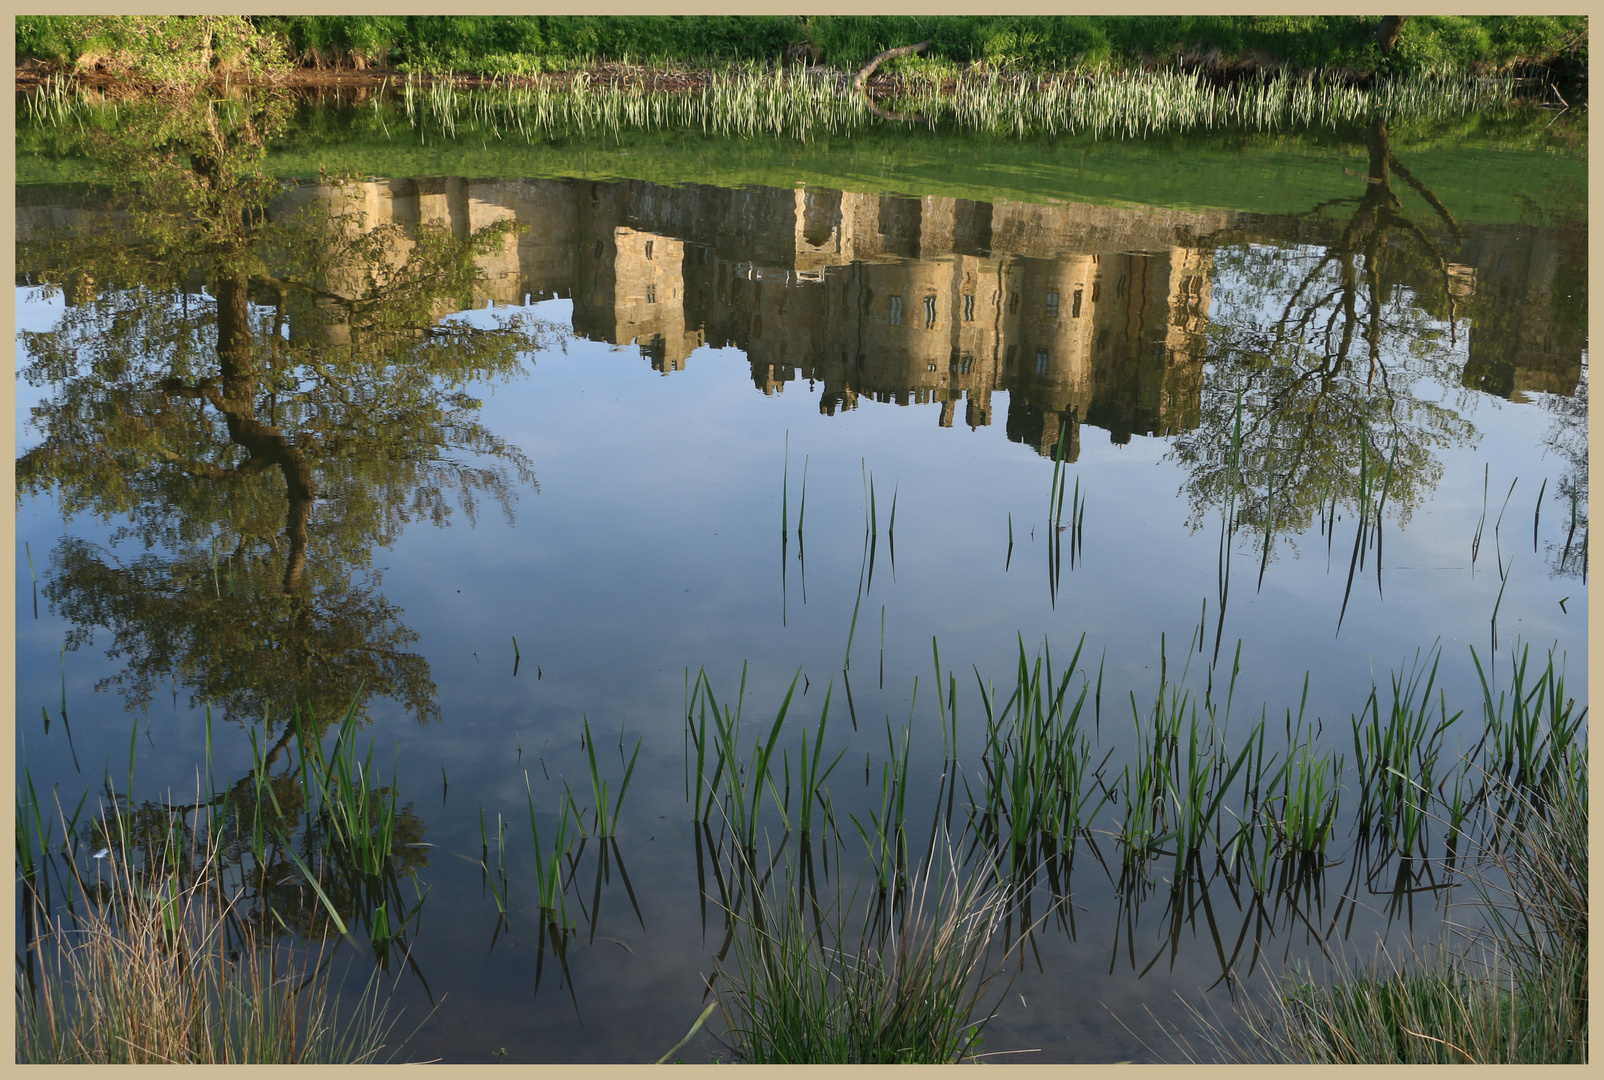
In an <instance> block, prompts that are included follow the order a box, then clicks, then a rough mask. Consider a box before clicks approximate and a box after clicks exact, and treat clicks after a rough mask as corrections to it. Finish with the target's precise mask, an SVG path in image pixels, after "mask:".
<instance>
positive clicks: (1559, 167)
mask: <svg viewBox="0 0 1604 1080" xmlns="http://www.w3.org/2000/svg"><path fill="white" fill-rule="evenodd" d="M597 97H598V102H599V104H603V105H608V106H609V107H616V111H618V112H622V111H624V108H625V107H626V106H628V107H630V108H642V109H644V111H645V113H646V115H647V117H648V118H650V116H651V115H652V110H651V108H649V106H651V105H652V104H653V102H654V101H655V100H656V99H655V98H653V97H651V96H650V95H648V96H647V97H646V98H644V99H642V100H639V101H636V102H634V104H631V103H630V102H629V101H626V100H620V99H618V98H619V96H618V95H610V96H609V95H606V94H604V93H598V95H597ZM602 97H607V98H608V100H607V101H600V99H601V98H602ZM566 104H567V105H572V106H574V107H575V108H574V109H573V111H575V112H577V111H578V109H577V106H579V105H580V104H581V103H580V102H578V101H574V102H571V103H566ZM543 105H544V106H547V107H550V108H551V109H552V110H555V109H557V108H558V107H566V106H565V103H564V102H562V101H552V100H550V98H549V96H543V95H540V94H538V93H535V92H530V91H527V90H524V89H522V88H514V89H512V90H508V91H485V92H471V93H462V92H459V93H455V94H437V93H435V92H434V91H432V90H431V91H427V92H423V93H420V94H418V95H417V96H416V98H415V100H414V102H413V107H412V108H411V109H410V110H409V109H408V107H407V105H406V102H405V101H404V100H403V97H402V95H399V94H398V95H395V96H379V95H370V96H369V98H368V99H367V100H366V101H363V102H362V103H360V104H358V103H356V102H355V101H354V100H351V99H347V100H346V102H345V103H344V104H325V105H313V104H310V103H308V104H307V105H305V106H303V107H300V108H298V109H296V111H295V113H294V114H293V116H292V118H291V119H290V120H289V122H288V124H287V125H286V127H285V130H284V131H283V132H282V134H281V135H280V136H279V137H277V138H276V139H275V140H274V142H273V144H272V146H271V147H270V148H269V150H268V156H267V161H266V167H267V169H268V170H269V171H270V172H271V173H272V174H273V175H275V176H280V177H286V178H289V177H296V178H302V179H308V178H315V177H317V176H318V175H319V170H320V169H323V170H326V171H327V172H329V173H334V174H341V173H344V174H360V175H377V176H397V177H407V176H431V175H452V176H472V177H486V178H488V177H520V178H531V177H565V176H566V177H580V178H589V179H638V180H646V181H651V182H656V183H668V184H675V183H685V182H699V183H709V184H716V185H719V186H723V187H731V188H734V187H742V186H747V185H756V186H762V187H774V188H791V187H793V186H794V185H795V184H797V183H803V184H806V185H808V186H810V187H819V188H832V189H839V190H844V191H869V192H879V193H896V194H903V195H912V196H924V195H935V196H945V197H953V198H964V199H974V200H977V201H981V202H996V201H1001V200H1011V201H1018V202H1037V203H1040V202H1046V201H1049V200H1062V199H1069V200H1073V201H1079V202H1090V203H1099V204H1111V205H1112V204H1125V205H1129V204H1139V205H1144V206H1154V207H1168V208H1175V209H1226V210H1242V211H1249V212H1255V213H1265V214H1301V213H1305V212H1307V211H1308V210H1309V209H1310V208H1311V207H1314V206H1317V205H1319V204H1321V203H1323V202H1325V201H1327V200H1330V199H1336V198H1342V197H1346V196H1351V195H1353V194H1354V190H1355V185H1356V183H1360V184H1362V181H1356V180H1355V178H1354V177H1353V176H1350V175H1348V174H1347V173H1345V172H1344V171H1343V170H1344V168H1346V169H1348V170H1350V171H1352V172H1362V171H1364V169H1365V168H1366V158H1365V151H1364V144H1363V141H1362V137H1363V136H1362V132H1357V131H1356V130H1355V129H1354V128H1353V127H1352V125H1345V126H1340V127H1338V128H1335V129H1333V128H1328V127H1297V126H1290V125H1289V126H1287V127H1281V128H1279V129H1278V128H1275V127H1271V128H1266V129H1260V130H1253V129H1244V128H1236V129H1232V130H1230V131H1225V130H1222V129H1219V128H1207V127H1203V128H1194V129H1193V130H1192V131H1190V132H1185V131H1174V132H1165V133H1162V134H1149V135H1148V136H1147V137H1145V138H1141V139H1118V138H1112V137H1106V136H1098V135H1097V134H1095V133H1094V132H1092V131H1083V132H1081V133H1079V134H1074V135H1064V134H1060V135H1057V136H1051V135H1018V134H1015V133H1013V132H1011V131H1006V132H1001V133H991V134H985V133H975V132H970V131H964V130H955V129H954V128H953V126H952V125H951V124H950V123H949V124H945V125H941V126H938V127H934V128H932V127H928V126H925V125H911V126H910V125H907V124H903V123H897V122H892V121H881V120H878V119H876V118H874V117H872V116H871V117H863V118H861V120H859V121H854V123H855V124H859V125H860V126H856V127H855V128H854V130H853V131H852V132H851V133H850V135H846V134H840V133H837V134H831V133H830V132H829V131H828V130H820V131H819V132H817V133H815V134H813V135H811V136H810V137H809V138H808V139H807V140H806V141H803V140H801V139H798V138H794V137H760V138H744V137H741V136H739V135H728V136H718V135H716V134H713V133H710V132H708V131H705V130H704V129H703V127H702V126H701V125H700V124H697V125H695V126H692V127H670V126H666V125H648V126H627V125H619V126H616V127H613V126H607V125H601V126H593V127H592V128H590V129H588V130H586V131H584V132H581V131H579V130H564V131H562V132H557V131H551V130H548V131H547V132H546V133H545V134H543V135H537V134H535V133H534V131H533V129H534V128H535V127H536V126H537V125H539V124H540V123H541V117H540V109H541V108H542V107H543ZM48 111H49V110H42V111H40V112H36V111H35V110H33V109H28V108H25V109H23V110H21V111H20V112H19V114H18V128H17V180H18V182H19V183H23V184H46V183H79V182H90V181H94V180H96V179H97V178H99V171H100V170H99V166H98V165H97V159H96V158H95V157H94V156H93V155H92V154H90V153H89V152H88V141H87V139H88V136H87V135H86V132H92V131H94V130H96V129H99V128H106V127H112V126H115V125H116V124H117V123H118V122H119V120H118V117H119V116H123V117H126V114H127V106H126V105H124V106H121V111H120V112H119V107H118V106H115V105H112V104H109V103H108V104H101V105H94V104H91V103H88V102H84V103H83V104H81V105H80V106H77V107H75V111H74V112H73V113H72V115H71V116H69V117H65V118H61V117H56V116H53V115H44V113H45V112H48ZM548 116H549V113H548ZM1390 130H1391V135H1392V140H1393V142H1392V145H1393V147H1394V149H1395V152H1396V153H1397V154H1398V155H1399V159H1400V160H1401V161H1404V162H1406V163H1407V165H1408V167H1409V169H1410V170H1411V172H1412V173H1413V174H1414V175H1416V176H1418V177H1419V178H1420V179H1421V181H1422V183H1424V184H1425V185H1427V186H1428V187H1429V188H1430V190H1432V191H1433V192H1434V193H1435V194H1436V195H1437V197H1438V198H1440V199H1441V200H1442V201H1443V202H1444V203H1446V204H1447V205H1449V206H1451V207H1452V208H1453V212H1454V214H1455V216H1456V218H1457V219H1458V220H1460V221H1461V222H1476V223H1499V222H1513V221H1520V220H1523V218H1524V217H1525V216H1526V215H1527V214H1528V202H1527V200H1534V201H1536V202H1537V203H1539V204H1540V205H1548V204H1549V203H1551V202H1553V201H1554V199H1556V198H1558V197H1559V195H1558V194H1557V193H1561V192H1564V191H1571V190H1575V191H1581V190H1585V171H1586V156H1585V153H1584V152H1582V151H1580V150H1578V146H1579V145H1580V146H1585V140H1586V116H1585V114H1584V113H1583V112H1582V111H1581V110H1576V109H1573V110H1570V111H1569V112H1568V113H1565V114H1563V115H1562V116H1560V117H1559V118H1558V119H1557V120H1556V118H1555V117H1554V115H1553V114H1552V113H1551V112H1549V111H1546V110H1518V109H1517V110H1497V109H1495V110H1492V111H1481V112H1474V113H1469V114H1466V115H1463V116H1457V117H1451V118H1437V119H1432V118H1418V119H1413V120H1405V119H1399V120H1397V121H1395V122H1394V123H1393V124H1392V125H1391V128H1390ZM1400 198H1402V199H1403V200H1404V202H1405V204H1406V206H1407V207H1409V208H1410V210H1411V211H1412V212H1417V211H1418V212H1420V213H1422V214H1424V215H1425V216H1426V217H1427V218H1430V217H1431V216H1432V214H1433V211H1431V209H1430V208H1429V207H1428V206H1426V205H1425V204H1424V203H1423V202H1422V203H1419V204H1418V205H1416V201H1417V200H1418V199H1419V196H1418V195H1417V194H1416V193H1415V192H1414V191H1413V190H1412V189H1408V188H1405V189H1402V190H1401V191H1400Z"/></svg>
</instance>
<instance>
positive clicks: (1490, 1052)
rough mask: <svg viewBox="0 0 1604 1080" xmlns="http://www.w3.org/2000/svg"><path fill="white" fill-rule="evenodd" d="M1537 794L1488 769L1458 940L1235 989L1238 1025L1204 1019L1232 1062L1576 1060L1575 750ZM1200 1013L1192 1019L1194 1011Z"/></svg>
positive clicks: (1582, 843) (1582, 816)
mask: <svg viewBox="0 0 1604 1080" xmlns="http://www.w3.org/2000/svg"><path fill="white" fill-rule="evenodd" d="M1565 756H1566V768H1565V770H1564V771H1563V773H1562V774H1561V775H1560V776H1558V777H1556V782H1555V784H1554V786H1553V787H1552V788H1551V789H1550V797H1549V801H1547V802H1546V803H1538V802H1535V801H1532V799H1531V793H1530V792H1529V791H1528V790H1527V789H1525V788H1522V787H1517V786H1515V785H1513V784H1511V783H1510V782H1509V781H1507V780H1504V779H1500V778H1489V783H1490V784H1493V785H1495V786H1502V787H1503V788H1504V791H1503V793H1502V796H1501V801H1505V802H1508V803H1517V804H1521V805H1522V806H1523V809H1524V812H1523V813H1515V814H1510V815H1498V816H1496V817H1495V818H1494V819H1493V828H1492V832H1491V835H1490V836H1489V837H1488V838H1487V839H1486V842H1485V843H1484V845H1483V848H1482V851H1481V853H1480V856H1479V859H1478V860H1477V862H1476V863H1474V864H1472V865H1473V866H1475V867H1477V869H1475V870H1474V871H1473V874H1472V884H1473V885H1474V886H1475V888H1476V891H1477V897H1478V900H1477V906H1478V907H1479V908H1480V909H1481V911H1482V912H1483V913H1484V915H1485V916H1486V918H1485V920H1484V924H1483V926H1482V927H1481V928H1480V929H1477V930H1473V931H1471V932H1470V933H1469V934H1468V935H1467V936H1466V937H1465V938H1464V939H1463V941H1462V943H1461V944H1460V946H1459V947H1458V948H1453V947H1450V946H1449V945H1447V944H1446V943H1445V944H1443V945H1439V946H1437V947H1435V948H1434V949H1432V950H1431V951H1430V952H1429V953H1427V954H1426V955H1421V954H1420V953H1417V954H1416V955H1415V957H1414V958H1413V962H1406V961H1393V960H1389V961H1386V962H1384V964H1382V965H1379V966H1374V967H1371V968H1368V969H1355V968H1352V967H1348V966H1339V967H1338V969H1337V971H1336V978H1335V979H1333V980H1330V981H1326V982H1317V981H1316V980H1315V979H1314V977H1313V976H1312V974H1309V973H1306V972H1297V971H1294V972H1292V973H1289V974H1287V975H1284V976H1281V977H1276V978H1273V979H1272V980H1271V984H1270V986H1269V994H1268V997H1267V998H1266V999H1264V1000H1259V999H1256V998H1254V997H1247V998H1245V999H1244V1001H1243V1005H1242V1008H1241V1015H1242V1019H1243V1021H1244V1022H1245V1027H1246V1033H1245V1035H1243V1036H1240V1037H1239V1036H1236V1035H1232V1034H1228V1033H1226V1032H1224V1031H1222V1029H1221V1028H1220V1026H1219V1025H1217V1024H1215V1023H1213V1022H1211V1021H1207V1020H1204V1021H1203V1026H1204V1028H1205V1030H1206V1031H1207V1033H1208V1037H1209V1040H1210V1042H1212V1043H1213V1045H1214V1048H1215V1049H1216V1050H1217V1051H1219V1052H1220V1053H1221V1054H1222V1056H1224V1057H1226V1058H1228V1059H1231V1060H1236V1061H1244V1062H1266V1063H1276V1064H1290V1063H1295V1062H1301V1063H1343V1064H1366V1065H1376V1064H1428V1063H1431V1064H1487V1065H1491V1064H1517V1063H1526V1064H1582V1063H1585V1062H1586V1061H1587V1034H1588V1024H1587V1015H1588V1001H1587V998H1588V993H1587V991H1588V983H1587V974H1586V973H1587V938H1588V934H1587V912H1588V902H1587V895H1588V885H1587V881H1588V878H1587V850H1588V844H1587V763H1586V757H1585V752H1584V751H1582V750H1580V749H1579V748H1578V749H1576V750H1573V751H1567V753H1566V755H1565ZM1199 1019H1202V1018H1201V1017H1200V1018H1199Z"/></svg>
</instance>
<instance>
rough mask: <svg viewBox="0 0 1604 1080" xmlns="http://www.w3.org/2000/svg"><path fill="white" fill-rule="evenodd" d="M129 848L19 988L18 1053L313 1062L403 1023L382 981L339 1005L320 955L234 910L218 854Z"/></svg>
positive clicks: (50, 935) (120, 1060)
mask: <svg viewBox="0 0 1604 1080" xmlns="http://www.w3.org/2000/svg"><path fill="white" fill-rule="evenodd" d="M166 855H167V853H165V852H161V851H158V852H156V857H155V858H147V859H145V860H144V861H143V864H142V865H141V864H140V860H138V859H136V858H134V857H132V849H131V847H129V846H124V847H120V848H118V849H116V850H115V852H114V853H113V854H112V855H111V856H110V857H109V859H107V860H106V864H107V865H108V866H109V870H108V871H107V872H106V873H105V875H104V877H103V878H102V881H101V883H100V888H99V889H98V890H97V901H96V902H95V903H94V904H91V905H89V906H87V907H86V909H85V910H84V911H83V912H82V913H80V914H79V915H78V916H77V917H76V918H75V919H73V920H71V921H68V920H67V919H66V918H65V917H61V916H45V917H44V932H43V933H42V934H41V935H40V936H39V937H38V938H37V939H36V940H35V941H34V942H32V944H31V948H32V951H33V953H34V956H35V957H36V958H37V960H38V966H37V968H36V971H37V974H36V976H35V978H34V979H33V980H32V982H31V985H30V986H29V987H28V988H27V989H26V990H24V989H22V988H20V987H19V995H18V1003H17V1004H18V1009H17V1029H16V1030H17V1058H18V1061H19V1062H30V1063H52V1064H57V1063H73V1064H165V1065H171V1064H267V1063H275V1064H292V1063H293V1064H301V1063H315V1062H323V1063H363V1062H373V1061H375V1060H376V1059H377V1058H378V1056H379V1055H380V1053H381V1052H382V1051H383V1050H384V1048H385V1046H386V1042H387V1040H388V1039H389V1037H390V1032H391V1030H392V1028H393V1025H394V1021H392V1020H387V1019H386V1018H385V1016H384V1011H383V1003H382V999H381V997H380V995H379V993H378V984H377V983H376V982H370V983H369V984H368V986H367V988H366V989H365V990H364V991H363V993H362V994H361V996H360V998H359V999H358V1001H357V1002H356V1003H355V1005H354V1007H352V1008H349V1009H346V1008H342V1007H341V1005H340V1000H339V995H338V993H337V992H335V990H334V988H333V980H332V976H331V974H330V972H329V970H328V967H327V965H326V964H325V963H323V962H322V957H321V952H320V951H319V952H316V953H314V954H313V955H312V956H311V957H309V958H308V959H307V960H306V961H302V960H298V959H297V958H296V957H295V956H294V954H293V953H290V952H287V951H286V950H284V949H281V948H275V947H274V946H272V945H269V944H266V943H264V942H262V941H261V940H260V939H259V937H258V936H257V933H256V931H255V930H254V928H253V927H252V925H251V923H250V922H249V920H243V919H238V918H235V917H234V915H233V912H232V909H231V905H230V904H229V902H228V901H226V900H225V899H224V898H223V896H222V895H221V891H220V890H219V889H217V888H216V875H215V874H214V873H212V872H211V868H212V867H213V866H214V864H215V860H216V858H217V855H216V852H215V851H210V852H207V853H205V855H204V860H203V862H202V866H201V872H200V873H198V874H197V875H195V876H194V877H192V878H189V879H187V880H186V879H184V878H182V877H175V876H172V875H170V874H168V873H166V872H165V870H164V868H166V867H167V866H168V865H169V863H171V862H183V863H185V864H186V865H188V864H190V863H191V862H192V860H191V859H189V858H177V857H176V855H175V858H174V859H169V858H167V857H166Z"/></svg>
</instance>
